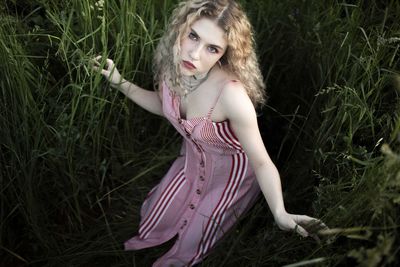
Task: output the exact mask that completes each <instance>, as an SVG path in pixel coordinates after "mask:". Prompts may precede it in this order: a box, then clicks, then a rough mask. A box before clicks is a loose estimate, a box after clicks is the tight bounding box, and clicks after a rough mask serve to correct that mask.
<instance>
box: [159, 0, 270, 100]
mask: <svg viewBox="0 0 400 267" xmlns="http://www.w3.org/2000/svg"><path fill="white" fill-rule="evenodd" d="M202 17H207V18H211V19H214V20H215V21H216V22H217V24H218V25H219V26H220V27H221V28H222V29H223V30H224V31H225V33H226V37H227V41H228V42H227V43H228V47H227V50H226V52H225V54H224V55H223V56H222V58H221V59H220V62H221V65H222V67H223V68H225V69H226V70H228V71H229V72H231V73H233V74H234V75H236V76H237V77H238V78H239V80H240V81H241V83H242V84H243V86H244V88H245V89H246V91H247V94H248V96H249V97H250V99H251V101H252V102H253V104H254V105H255V106H258V105H262V104H264V102H265V84H264V81H263V77H262V74H261V72H260V68H259V65H258V61H257V56H256V53H255V51H254V37H253V31H252V27H251V25H250V22H249V20H248V18H247V16H246V14H245V13H244V12H243V10H242V8H241V7H240V5H239V4H238V3H236V2H235V1H234V0H187V1H183V2H181V3H180V4H179V5H178V7H177V8H176V9H175V10H174V11H173V13H172V17H171V18H172V19H171V21H170V23H169V26H168V29H167V31H166V33H165V34H164V36H162V38H161V40H160V42H159V44H158V46H157V49H156V51H155V55H154V66H153V68H154V74H155V75H154V79H155V84H158V83H159V82H160V81H162V80H165V79H166V77H169V81H170V82H172V84H173V85H174V86H177V85H178V86H179V85H180V79H181V73H180V68H179V64H178V58H179V57H178V55H179V53H180V40H181V38H182V34H184V33H185V32H186V31H187V29H188V28H189V27H190V26H191V25H192V24H193V23H194V22H195V21H197V20H198V19H200V18H202Z"/></svg>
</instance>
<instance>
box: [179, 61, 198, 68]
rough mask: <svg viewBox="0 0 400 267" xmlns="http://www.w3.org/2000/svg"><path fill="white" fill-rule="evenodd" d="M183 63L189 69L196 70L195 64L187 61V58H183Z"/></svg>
mask: <svg viewBox="0 0 400 267" xmlns="http://www.w3.org/2000/svg"><path fill="white" fill-rule="evenodd" d="M182 64H183V66H184V67H185V68H187V69H189V70H194V69H196V66H195V65H193V64H192V63H191V62H189V61H186V60H182Z"/></svg>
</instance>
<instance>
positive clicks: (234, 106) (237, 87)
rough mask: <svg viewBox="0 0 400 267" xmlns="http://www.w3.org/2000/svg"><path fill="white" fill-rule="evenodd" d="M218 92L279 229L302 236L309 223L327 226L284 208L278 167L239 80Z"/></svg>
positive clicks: (305, 234)
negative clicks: (270, 155) (265, 144)
mask: <svg viewBox="0 0 400 267" xmlns="http://www.w3.org/2000/svg"><path fill="white" fill-rule="evenodd" d="M223 90H224V91H223V93H222V95H221V98H220V101H221V108H222V111H223V112H224V113H225V115H226V117H227V118H228V119H229V122H230V126H231V127H232V130H233V131H234V132H235V134H236V136H237V138H238V139H239V142H240V144H241V145H242V147H243V150H244V151H245V153H246V155H247V156H248V158H249V162H250V164H251V165H252V167H253V169H254V171H255V174H256V177H257V181H258V183H259V185H260V188H261V191H262V192H263V195H264V197H265V199H266V200H267V203H268V206H269V208H270V210H271V212H272V214H273V216H274V219H275V221H276V223H277V224H278V226H279V228H281V229H282V230H295V231H296V232H297V233H298V234H300V235H302V236H308V235H309V234H311V235H313V233H309V232H307V230H306V229H308V226H309V225H310V224H315V223H316V222H317V224H318V225H319V226H317V227H315V225H313V227H315V228H318V229H320V228H324V227H326V226H325V225H324V224H323V223H322V222H320V221H318V220H316V219H314V218H312V217H309V216H306V215H295V214H289V213H287V212H286V210H285V205H284V202H283V197H282V188H281V180H280V176H279V173H278V170H277V168H276V167H275V165H274V163H273V162H272V160H271V158H270V157H269V155H268V153H267V150H266V149H265V146H264V143H263V141H262V138H261V135H260V131H259V128H258V124H257V117H256V112H255V109H254V106H253V104H252V102H251V100H250V99H249V97H248V95H247V93H246V92H245V89H244V88H243V86H242V85H241V84H240V83H228V84H227V85H226V86H225V88H224V89H223Z"/></svg>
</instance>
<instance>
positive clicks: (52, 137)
mask: <svg viewBox="0 0 400 267" xmlns="http://www.w3.org/2000/svg"><path fill="white" fill-rule="evenodd" d="M177 2H178V1H160V0H152V1H134V0H130V1H104V5H100V3H101V1H98V2H97V1H89V0H85V1H77V0H73V1H47V0H25V1H6V2H5V5H3V6H2V7H0V13H1V16H0V22H1V23H0V57H1V59H0V60H1V62H3V63H2V64H0V90H1V91H0V92H1V95H2V100H3V101H1V103H0V138H1V139H0V140H1V141H0V157H1V158H0V183H1V189H0V197H1V198H0V199H1V201H0V205H1V209H0V221H1V223H0V225H1V230H0V238H1V244H0V263H1V264H0V265H4V266H24V265H32V266H75V265H76V266H93V265H99V266H110V265H112V266H149V265H150V264H151V262H152V261H154V260H155V259H156V258H157V257H158V256H160V255H161V254H162V253H164V252H165V251H166V250H167V249H168V244H167V245H165V246H162V247H160V248H153V249H149V250H144V251H139V252H123V250H122V242H123V241H124V240H126V239H127V238H129V237H131V236H132V235H133V234H134V233H135V229H137V224H138V221H139V208H140V204H141V202H142V201H143V199H144V197H145V195H146V194H147V192H148V191H149V190H150V188H151V187H152V186H153V185H154V184H156V183H157V181H158V180H159V179H160V177H162V175H163V174H164V173H165V171H166V170H167V168H168V165H169V164H170V162H171V161H172V160H173V159H174V157H175V156H176V155H177V153H178V149H179V137H178V135H177V134H176V133H175V131H174V130H173V129H172V128H171V127H170V126H169V125H168V123H167V122H166V121H165V120H164V119H162V118H159V117H156V116H153V115H149V114H147V113H146V112H144V111H142V110H141V109H140V108H138V107H137V106H136V105H134V104H132V103H130V102H129V101H128V100H127V99H125V98H124V97H123V96H122V95H121V94H120V93H118V92H117V91H116V90H110V88H109V87H108V85H107V83H106V82H105V81H104V80H103V79H102V78H101V77H100V75H99V74H94V73H92V71H91V69H90V59H91V58H93V57H94V56H95V55H102V56H104V57H111V58H113V59H114V60H115V62H116V64H117V66H118V68H119V69H120V70H121V71H122V73H123V75H124V77H126V78H128V79H130V80H133V81H134V82H136V83H138V84H140V85H142V86H143V87H146V88H149V89H151V88H152V75H151V65H152V52H153V51H154V48H155V46H156V44H157V42H158V39H159V38H160V36H161V35H162V33H163V28H164V27H165V25H166V23H167V17H168V14H170V12H171V10H172V8H173V6H174V5H175V4H176V3H177ZM241 2H242V4H243V6H244V8H245V9H246V11H247V12H248V15H249V17H250V19H251V21H252V23H253V25H254V29H255V32H256V41H257V48H258V54H259V58H260V62H261V65H262V69H263V73H264V76H265V78H266V82H267V87H268V95H269V96H270V100H269V103H268V105H267V106H266V107H265V108H264V109H263V110H260V111H259V113H260V115H261V116H260V127H261V130H262V134H263V136H264V138H265V141H266V144H267V148H268V150H269V152H270V154H271V156H272V157H273V158H274V160H275V162H276V163H277V165H278V167H279V169H280V171H281V175H282V182H283V185H284V195H285V202H286V205H287V208H288V210H289V211H291V212H304V213H307V214H310V215H313V216H316V217H320V218H322V219H323V220H324V221H325V222H326V223H327V224H328V225H329V226H330V227H331V228H332V229H331V230H330V231H328V232H325V233H323V234H324V235H322V241H321V243H320V244H318V243H316V242H314V241H312V240H311V239H299V238H298V237H297V236H296V235H294V234H292V233H285V232H282V231H280V230H279V229H277V227H276V226H275V225H274V224H273V219H272V217H271V215H270V213H269V211H268V208H267V206H266V204H265V203H264V201H262V200H260V201H259V202H258V203H257V205H256V206H255V207H254V209H252V210H251V212H249V214H247V216H246V217H245V218H243V220H242V221H241V222H240V223H239V224H238V226H237V227H236V228H235V230H233V231H232V232H231V233H230V234H229V235H228V237H227V238H226V239H225V240H224V241H223V242H222V244H221V245H220V246H219V247H218V248H217V249H216V251H215V252H214V253H213V254H211V255H210V256H209V258H207V259H206V260H205V261H204V262H203V263H202V264H201V266H221V265H222V266H242V265H251V266H282V265H290V264H292V266H305V265H315V266H338V265H340V266H341V265H361V266H396V265H398V264H399V260H398V258H399V257H398V254H399V251H398V247H399V243H400V242H399V235H398V227H399V217H400V216H399V213H398V209H399V193H400V180H399V179H400V178H399V177H400V156H399V152H400V151H399V142H400V140H399V136H400V132H399V131H400V119H399V112H400V110H399V93H400V85H399V75H400V73H399V72H400V71H399V69H400V64H399V47H400V39H399V38H400V27H399V25H398V23H397V17H398V14H400V5H399V4H398V3H397V1H386V3H385V4H380V3H375V2H371V1H351V2H350V1H348V2H345V1H333V0H329V1H314V0H304V1H297V2H293V1H286V0H283V1H241ZM96 3H97V5H96ZM396 255H397V257H396Z"/></svg>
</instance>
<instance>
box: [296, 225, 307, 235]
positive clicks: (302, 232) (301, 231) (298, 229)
mask: <svg viewBox="0 0 400 267" xmlns="http://www.w3.org/2000/svg"><path fill="white" fill-rule="evenodd" d="M294 232H295V233H296V234H299V235H301V236H302V237H307V236H308V232H307V231H306V230H305V229H304V228H303V227H302V226H301V225H299V224H296V225H295V226H294Z"/></svg>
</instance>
